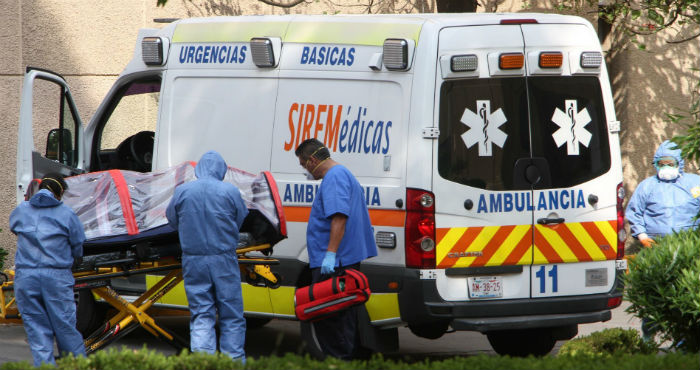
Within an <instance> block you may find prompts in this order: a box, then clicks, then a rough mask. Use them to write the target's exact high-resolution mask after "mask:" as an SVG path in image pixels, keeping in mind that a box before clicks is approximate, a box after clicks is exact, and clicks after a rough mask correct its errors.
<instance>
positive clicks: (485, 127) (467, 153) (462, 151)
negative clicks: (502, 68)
mask: <svg viewBox="0 0 700 370" xmlns="http://www.w3.org/2000/svg"><path fill="white" fill-rule="evenodd" d="M526 98H527V94H526V90H525V79H523V78H500V79H472V80H455V81H446V82H444V83H443V85H442V87H441V90H440V123H439V125H440V126H439V127H440V137H439V139H438V173H439V174H440V176H441V177H443V178H444V179H446V180H449V181H453V182H457V183H460V184H464V185H468V186H472V187H476V188H480V189H487V190H512V189H514V188H515V184H514V178H513V168H514V165H515V162H516V160H518V159H519V158H524V157H529V156H530V142H529V141H530V135H529V130H528V111H527V99H526Z"/></svg>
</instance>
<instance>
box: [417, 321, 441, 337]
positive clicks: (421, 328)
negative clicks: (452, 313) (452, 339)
mask: <svg viewBox="0 0 700 370" xmlns="http://www.w3.org/2000/svg"><path fill="white" fill-rule="evenodd" d="M449 326H450V323H449V322H447V321H445V322H432V323H429V324H420V325H416V324H408V328H409V329H410V330H411V333H413V334H414V335H416V336H419V337H421V338H426V339H438V338H440V337H442V335H443V334H445V333H446V332H447V329H448V327H449Z"/></svg>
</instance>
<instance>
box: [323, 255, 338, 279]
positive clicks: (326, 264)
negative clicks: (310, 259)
mask: <svg viewBox="0 0 700 370" xmlns="http://www.w3.org/2000/svg"><path fill="white" fill-rule="evenodd" d="M333 272H335V252H330V251H328V252H326V255H325V256H324V257H323V262H321V275H330V274H332V273H333Z"/></svg>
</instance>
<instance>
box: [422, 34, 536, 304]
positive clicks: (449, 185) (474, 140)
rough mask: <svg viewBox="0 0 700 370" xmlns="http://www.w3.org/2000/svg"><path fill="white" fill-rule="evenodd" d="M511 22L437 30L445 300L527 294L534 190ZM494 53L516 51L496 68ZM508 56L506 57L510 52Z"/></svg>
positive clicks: (440, 275) (438, 204)
mask: <svg viewBox="0 0 700 370" xmlns="http://www.w3.org/2000/svg"><path fill="white" fill-rule="evenodd" d="M523 50H524V44H523V38H522V33H521V31H520V27H518V26H502V25H485V26H471V27H452V28H445V29H443V30H441V31H440V36H439V49H438V60H439V62H438V64H439V65H438V68H437V76H436V79H437V84H436V88H437V91H436V94H435V95H436V99H437V101H436V104H435V106H436V112H435V122H436V123H437V128H438V129H439V136H438V138H437V140H436V141H435V145H434V150H435V152H434V153H435V154H434V158H435V160H434V169H433V192H434V194H435V229H436V267H437V279H436V284H437V289H438V292H439V293H440V296H441V297H442V299H444V300H446V301H465V300H484V299H506V298H529V297H530V264H531V263H532V244H533V243H532V242H533V240H532V236H533V229H532V224H533V210H532V206H533V192H532V183H531V182H528V181H527V177H526V169H527V168H528V167H529V165H530V164H531V147H530V132H529V127H528V120H529V117H528V101H527V86H526V78H525V68H524V66H523V65H522V53H523ZM501 55H511V56H512V58H515V59H516V62H517V59H518V58H517V56H518V55H520V56H521V57H520V67H517V63H516V67H517V68H511V69H502V68H500V67H499V62H500V61H499V58H500V56H501ZM509 58H511V57H509Z"/></svg>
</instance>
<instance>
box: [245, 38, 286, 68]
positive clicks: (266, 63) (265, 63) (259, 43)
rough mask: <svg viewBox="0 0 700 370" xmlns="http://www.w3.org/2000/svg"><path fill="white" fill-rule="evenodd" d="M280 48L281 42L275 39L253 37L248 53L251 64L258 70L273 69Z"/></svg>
mask: <svg viewBox="0 0 700 370" xmlns="http://www.w3.org/2000/svg"><path fill="white" fill-rule="evenodd" d="M281 46H282V40H280V39H279V38H277V37H253V38H252V39H250V52H251V54H253V63H254V64H255V65H256V66H258V67H260V68H273V67H275V66H276V65H277V60H278V59H279V56H278V55H277V54H278V53H279V52H280V50H281Z"/></svg>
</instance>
